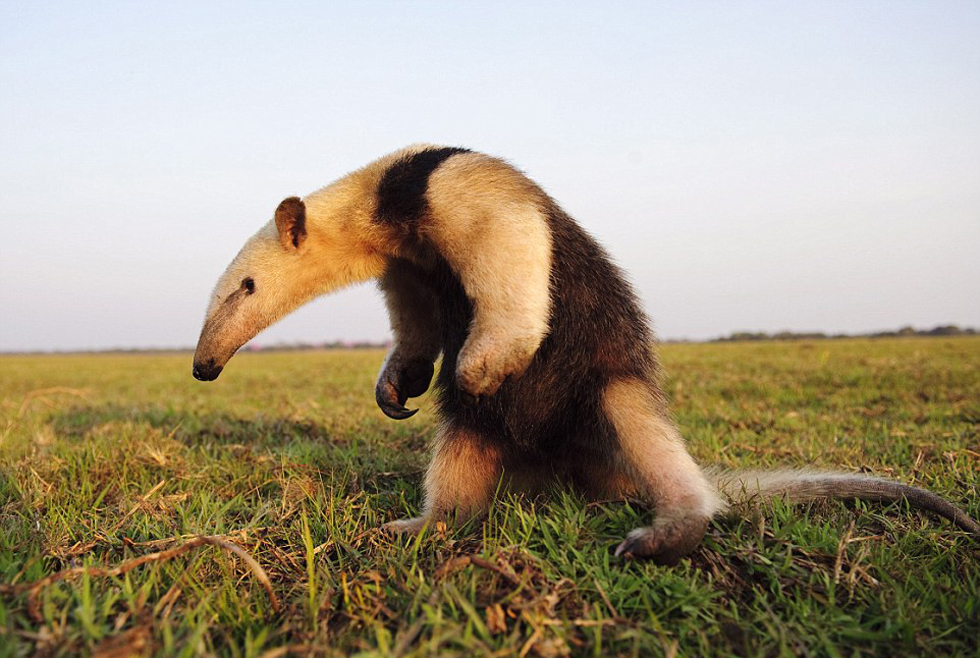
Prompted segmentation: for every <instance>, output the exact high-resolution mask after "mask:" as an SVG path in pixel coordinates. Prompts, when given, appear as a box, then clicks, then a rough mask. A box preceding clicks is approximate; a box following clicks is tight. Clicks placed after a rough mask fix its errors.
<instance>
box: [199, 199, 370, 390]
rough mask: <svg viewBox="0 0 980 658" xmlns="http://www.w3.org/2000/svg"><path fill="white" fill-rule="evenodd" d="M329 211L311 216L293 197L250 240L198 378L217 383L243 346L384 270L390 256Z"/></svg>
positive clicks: (213, 311)
mask: <svg viewBox="0 0 980 658" xmlns="http://www.w3.org/2000/svg"><path fill="white" fill-rule="evenodd" d="M322 205H323V204H319V205H318V206H317V207H318V208H320V207H322ZM325 210H326V209H324V211H322V216H316V217H310V218H308V217H307V212H306V204H304V202H303V201H302V200H301V199H299V198H297V197H290V198H288V199H286V200H285V201H283V202H282V203H281V204H279V207H278V208H277V209H276V214H275V219H273V220H272V221H270V222H269V223H268V224H266V225H265V226H263V227H262V228H261V229H260V230H259V232H258V233H256V234H255V235H254V236H252V237H251V238H250V239H249V240H248V242H246V243H245V246H244V247H242V250H241V251H240V252H239V253H238V255H237V256H236V257H235V259H234V260H233V261H232V262H231V264H230V265H229V266H228V269H227V270H225V273H224V274H223V275H222V276H221V278H220V279H219V280H218V283H217V285H216V286H215V288H214V293H213V294H212V295H211V302H210V304H209V305H208V311H207V315H206V317H205V319H204V328H203V329H202V330H201V337H200V338H199V339H198V343H197V350H196V351H195V353H194V371H193V372H194V377H195V378H197V379H200V380H201V381H211V380H213V379H215V378H216V377H217V376H218V375H219V374H220V373H221V370H222V368H224V366H225V364H226V363H227V362H228V360H229V359H230V358H231V357H232V356H233V355H234V354H235V352H236V351H238V348H240V347H241V346H242V345H244V344H245V343H247V342H248V341H249V340H251V339H252V338H253V337H254V336H255V335H256V334H257V333H259V332H260V331H262V330H263V329H265V328H266V327H268V326H269V325H271V324H272V323H274V322H276V321H277V320H279V319H280V318H282V317H283V316H285V315H286V314H288V313H290V312H292V311H294V310H295V309H297V308H298V307H300V306H302V305H303V304H305V303H306V302H308V301H310V300H311V299H313V298H314V297H317V296H319V295H323V294H326V293H328V292H332V291H334V290H337V289H339V288H342V287H344V286H347V285H349V284H351V283H355V282H357V281H364V280H366V279H369V278H372V277H377V276H379V275H380V274H381V273H382V271H383V269H384V259H383V258H382V257H381V256H380V255H379V254H378V253H377V252H376V251H375V250H373V249H372V248H371V247H370V246H369V245H368V243H367V242H366V240H365V239H364V236H359V235H357V231H355V230H353V226H352V224H351V223H350V222H349V221H345V219H346V218H344V217H341V216H338V213H335V212H325Z"/></svg>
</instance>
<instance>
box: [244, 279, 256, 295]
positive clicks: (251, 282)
mask: <svg viewBox="0 0 980 658" xmlns="http://www.w3.org/2000/svg"><path fill="white" fill-rule="evenodd" d="M242 288H244V289H245V292H247V293H248V294H250V295H251V294H252V293H253V292H255V279H253V278H252V277H248V278H247V279H242Z"/></svg>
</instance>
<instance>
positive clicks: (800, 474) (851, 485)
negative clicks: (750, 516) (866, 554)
mask: <svg viewBox="0 0 980 658" xmlns="http://www.w3.org/2000/svg"><path fill="white" fill-rule="evenodd" d="M708 477H709V479H712V480H714V481H715V483H716V484H717V485H718V490H719V491H720V492H721V493H722V494H723V495H725V496H727V497H728V498H729V500H730V501H731V502H732V503H735V504H738V503H745V502H751V501H752V500H754V499H758V498H771V497H774V496H782V497H784V498H786V499H787V500H790V501H794V502H804V501H809V500H817V499H820V498H835V499H842V498H843V499H854V498H857V499H860V500H877V501H899V500H907V501H908V502H909V504H910V505H912V506H913V507H918V508H921V509H924V510H928V511H930V512H933V513H935V514H938V515H939V516H941V517H943V518H946V519H949V520H950V521H952V522H953V523H955V524H956V525H957V526H959V527H960V528H962V529H963V530H965V531H966V532H969V533H971V534H973V535H975V536H977V537H980V523H977V522H976V521H975V520H974V519H973V518H971V517H970V515H969V514H967V513H966V512H964V511H963V510H961V509H960V508H959V507H957V506H956V505H954V504H953V503H951V502H949V501H948V500H946V499H945V498H942V497H941V496H938V495H936V494H934V493H932V492H931V491H926V490H925V489H919V488H918V487H910V486H908V485H907V484H902V483H901V482H894V481H892V480H884V479H881V478H876V477H870V476H867V475H857V474H848V473H821V472H819V471H802V470H800V471H794V470H789V471H722V470H713V471H711V470H709V471H708Z"/></svg>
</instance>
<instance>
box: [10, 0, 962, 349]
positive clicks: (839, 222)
mask: <svg viewBox="0 0 980 658" xmlns="http://www.w3.org/2000/svg"><path fill="white" fill-rule="evenodd" d="M417 141H431V142H439V143H446V144H453V145H463V146H467V147H469V148H473V149H477V150H482V151H486V152H488V153H492V154H494V155H500V156H503V157H505V158H507V159H509V160H510V161H512V162H513V163H515V164H517V165H518V166H519V167H521V168H522V169H524V170H525V171H527V172H528V173H529V174H530V175H531V176H532V177H533V178H535V179H536V180H537V181H538V182H539V183H541V184H542V185H543V186H544V187H545V189H546V190H548V191H549V192H550V193H551V194H552V196H554V197H555V198H556V199H558V201H559V202H560V203H562V204H563V205H564V206H565V208H566V209H567V210H568V211H569V212H571V213H572V214H573V215H574V216H575V217H576V218H577V219H578V220H579V221H580V222H581V223H582V224H583V225H584V226H585V227H586V228H587V229H588V230H589V231H591V232H592V233H593V234H594V235H596V236H597V237H598V238H599V239H600V240H601V241H602V242H603V243H604V244H605V245H606V246H607V247H608V249H609V250H610V251H611V252H612V253H613V254H614V255H615V256H616V259H617V260H618V262H619V263H620V264H621V265H622V266H623V267H624V268H625V269H626V270H628V271H629V273H630V275H631V277H632V279H633V281H634V283H635V284H636V287H637V289H638V290H639V291H640V293H641V295H642V298H643V301H644V304H645V305H646V308H647V310H648V311H649V313H650V314H651V316H652V317H653V319H654V323H655V326H656V327H657V329H658V332H659V333H660V334H661V335H662V336H664V337H667V338H677V337H692V338H705V337H711V336H717V335H720V334H725V333H728V332H730V331H733V330H739V329H759V330H770V331H772V330H779V329H794V330H807V329H822V330H830V331H867V330H873V329H878V328H892V327H897V326H899V325H902V324H906V323H912V324H915V325H918V326H932V325H935V324H938V323H947V322H953V323H959V324H964V325H980V3H977V2H961V3H957V2H933V1H930V2H914V3H908V2H896V1H893V0H889V1H887V2H839V3H798V2H772V3H766V2H743V3H730V2H716V3H697V2H674V3H656V2H635V3H620V2H602V3H577V2H555V3H547V2H514V3H500V2H493V3H479V4H478V3H471V2H438V3H417V2H356V3H353V2H352V3H343V4H342V3H328V2H309V3H289V2H278V3H268V4H266V5H257V4H250V3H240V2H234V3H207V2H189V3H176V2H161V3H150V2H120V3H112V2H94V3H88V2H66V3H46V2H9V1H4V2H2V3H0V217H2V220H0V221H2V222H3V232H2V238H0V350H19V349H75V348H101V347H111V346H123V347H132V346H143V347H154V346H188V345H192V344H193V343H194V342H195V341H196V338H197V333H198V331H199V329H200V323H201V320H202V317H203V313H204V308H205V305H206V300H207V296H208V294H209V292H210V290H211V287H212V285H213V284H214V282H215V280H216V278H217V277H218V275H219V274H220V273H221V272H222V270H223V269H224V267H225V265H226V264H227V262H228V261H229V260H230V259H231V258H232V257H233V256H234V255H235V253H236V252H237V250H238V248H239V247H240V246H241V244H242V242H244V240H245V239H246V238H247V237H248V236H249V235H251V234H252V233H253V232H254V231H255V230H256V229H257V228H258V227H259V226H260V225H261V224H262V223H264V222H265V221H267V220H268V219H269V218H270V217H271V214H272V211H273V209H274V208H275V206H276V204H277V203H278V202H279V201H280V200H281V199H282V198H283V197H286V196H289V195H293V194H299V195H304V194H307V193H309V192H311V191H313V190H314V189H316V188H318V187H321V186H322V185H324V184H325V183H327V182H329V181H330V180H332V179H334V178H336V177H338V176H340V175H342V174H343V173H345V172H346V171H349V170H350V169H353V168H355V167H357V166H360V165H362V164H364V163H366V162H368V161H369V160H371V159H373V158H375V157H377V156H379V155H381V154H383V153H385V152H388V151H391V150H393V149H395V148H398V147H400V146H403V145H405V144H408V143H411V142H417ZM387 335H388V325H387V319H386V317H385V314H384V309H383V306H382V303H381V301H380V298H379V296H378V295H377V293H376V292H375V291H374V289H373V287H371V286H363V287H360V288H356V289H353V290H351V291H349V292H345V293H342V294H338V295H335V296H333V297H329V298H325V299H322V300H319V301H317V302H315V303H313V304H312V305H310V306H309V307H306V308H305V309H302V310H300V311H299V312H297V313H296V314H295V315H294V316H292V317H290V318H288V319H287V320H285V321H283V322H281V323H280V324H279V325H277V326H276V327H274V328H272V329H270V330H268V331H266V332H265V333H263V334H262V335H260V336H259V338H258V342H259V343H264V344H269V343H275V342H278V341H297V340H304V341H319V340H332V339H336V338H342V339H360V338H365V339H382V338H384V337H386V336H387Z"/></svg>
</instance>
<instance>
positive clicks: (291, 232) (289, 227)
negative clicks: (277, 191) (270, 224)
mask: <svg viewBox="0 0 980 658" xmlns="http://www.w3.org/2000/svg"><path fill="white" fill-rule="evenodd" d="M276 229H278V230H279V242H281V243H282V246H283V247H285V248H286V249H289V250H293V249H299V246H300V245H301V244H303V240H305V239H306V205H305V204H304V203H303V200H302V199H300V198H299V197H298V196H291V197H289V198H288V199H284V200H283V202H282V203H280V204H279V207H278V208H276Z"/></svg>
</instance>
